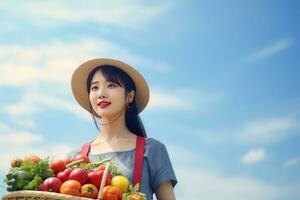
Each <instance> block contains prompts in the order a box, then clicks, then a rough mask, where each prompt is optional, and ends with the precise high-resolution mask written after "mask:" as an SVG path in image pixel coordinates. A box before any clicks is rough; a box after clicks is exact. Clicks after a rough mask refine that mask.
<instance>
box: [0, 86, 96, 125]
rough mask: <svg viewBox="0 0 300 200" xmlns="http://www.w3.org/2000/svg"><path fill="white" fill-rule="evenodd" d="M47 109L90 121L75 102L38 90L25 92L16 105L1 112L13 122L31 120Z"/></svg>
mask: <svg viewBox="0 0 300 200" xmlns="http://www.w3.org/2000/svg"><path fill="white" fill-rule="evenodd" d="M49 108H50V109H52V110H58V111H60V112H61V111H66V112H70V113H73V114H75V116H77V117H79V118H81V119H84V120H90V116H89V115H88V114H87V112H85V111H84V110H83V109H82V108H81V107H80V106H79V105H78V104H75V101H74V102H71V101H69V100H66V99H63V98H60V97H54V96H53V95H49V94H47V93H46V92H43V91H42V90H39V89H38V90H28V91H26V92H25V95H24V96H23V97H22V98H21V99H19V102H18V103H12V104H9V105H6V106H5V105H4V106H3V108H2V110H3V111H4V112H6V113H8V114H9V115H10V116H11V117H12V119H13V121H16V120H17V121H18V120H20V119H21V118H24V117H25V118H31V117H32V116H34V115H36V114H37V113H42V112H46V110H47V109H49ZM29 123H30V121H29ZM29 125H30V124H29Z"/></svg>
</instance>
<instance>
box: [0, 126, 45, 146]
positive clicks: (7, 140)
mask: <svg viewBox="0 0 300 200" xmlns="http://www.w3.org/2000/svg"><path fill="white" fill-rule="evenodd" d="M43 141H44V138H43V136H42V135H39V134H35V133H31V132H29V131H18V130H13V129H12V128H9V127H8V126H6V125H5V124H0V144H1V145H8V146H14V145H30V144H32V143H36V142H43Z"/></svg>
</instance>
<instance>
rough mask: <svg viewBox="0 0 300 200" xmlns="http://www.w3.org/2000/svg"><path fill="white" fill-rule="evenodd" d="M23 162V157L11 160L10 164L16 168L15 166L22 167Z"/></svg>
mask: <svg viewBox="0 0 300 200" xmlns="http://www.w3.org/2000/svg"><path fill="white" fill-rule="evenodd" d="M22 163H23V159H22V158H16V159H13V160H12V161H11V162H10V165H11V167H12V168H15V167H20V166H21V165H22Z"/></svg>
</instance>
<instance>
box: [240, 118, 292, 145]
mask: <svg viewBox="0 0 300 200" xmlns="http://www.w3.org/2000/svg"><path fill="white" fill-rule="evenodd" d="M295 127H296V123H295V121H294V120H293V119H292V118H290V117H281V118H271V119H265V120H260V121H254V122H250V123H248V124H247V125H246V126H245V127H244V128H243V129H242V130H241V131H240V132H239V133H237V135H236V136H237V140H239V141H242V142H246V143H249V142H251V143H252V142H254V143H270V142H276V141H279V140H281V139H283V138H286V137H287V136H289V135H290V134H292V133H291V130H293V128H295Z"/></svg>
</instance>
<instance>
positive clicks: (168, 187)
mask: <svg viewBox="0 0 300 200" xmlns="http://www.w3.org/2000/svg"><path fill="white" fill-rule="evenodd" d="M155 195H156V199H157V200H175V194H174V190H173V186H172V184H171V181H166V182H164V183H163V184H162V185H161V186H160V187H159V188H158V190H157V192H156V193H155Z"/></svg>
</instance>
